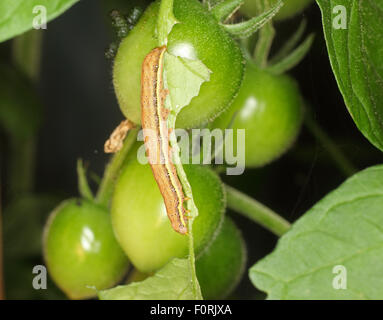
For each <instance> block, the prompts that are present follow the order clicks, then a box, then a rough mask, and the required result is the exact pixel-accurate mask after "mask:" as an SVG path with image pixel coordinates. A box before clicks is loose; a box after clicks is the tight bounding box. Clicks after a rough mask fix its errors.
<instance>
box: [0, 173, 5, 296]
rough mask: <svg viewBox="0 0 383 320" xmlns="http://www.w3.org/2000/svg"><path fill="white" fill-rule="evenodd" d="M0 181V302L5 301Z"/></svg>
mask: <svg viewBox="0 0 383 320" xmlns="http://www.w3.org/2000/svg"><path fill="white" fill-rule="evenodd" d="M1 192H2V191H1V179H0V300H5V290H4V268H3V266H4V261H3V259H4V258H3V255H4V252H3V220H2V201H1Z"/></svg>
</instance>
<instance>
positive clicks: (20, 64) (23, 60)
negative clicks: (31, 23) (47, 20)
mask: <svg viewBox="0 0 383 320" xmlns="http://www.w3.org/2000/svg"><path fill="white" fill-rule="evenodd" d="M42 35H43V33H42V31H41V30H31V31H29V32H27V33H24V34H22V35H21V36H19V37H17V38H15V39H14V40H13V42H12V56H13V63H14V64H15V66H16V67H17V68H19V69H20V70H22V71H23V72H24V73H25V74H26V75H27V77H28V78H29V79H31V80H32V81H33V82H34V83H36V82H37V81H38V80H39V76H40V62H41V59H40V57H41V44H42Z"/></svg>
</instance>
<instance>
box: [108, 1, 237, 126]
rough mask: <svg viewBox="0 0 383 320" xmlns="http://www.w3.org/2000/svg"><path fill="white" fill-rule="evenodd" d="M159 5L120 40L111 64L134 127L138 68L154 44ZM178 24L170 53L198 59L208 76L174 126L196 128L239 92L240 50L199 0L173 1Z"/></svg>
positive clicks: (123, 107) (118, 92) (138, 108)
mask: <svg viewBox="0 0 383 320" xmlns="http://www.w3.org/2000/svg"><path fill="white" fill-rule="evenodd" d="M158 8H159V1H156V2H155V3H153V4H152V5H151V6H150V7H149V8H148V9H147V10H146V11H145V13H144V14H143V16H142V17H141V19H140V20H139V22H138V24H137V25H136V26H135V28H134V29H133V30H132V31H131V32H130V33H129V35H128V36H127V37H126V38H125V39H124V40H123V41H122V43H121V45H120V47H119V49H118V52H117V56H116V59H115V62H114V69H113V82H114V88H115V91H116V95H117V98H118V102H119V105H120V108H121V110H122V112H123V113H124V115H125V116H126V117H127V118H128V119H130V120H131V121H133V122H135V123H138V124H139V123H141V106H140V91H141V83H140V82H141V66H142V62H143V60H144V58H145V56H146V55H147V54H148V53H149V52H150V51H151V50H152V49H153V48H155V47H158V40H157V39H156V37H155V29H156V24H157V17H158ZM174 14H175V16H176V18H177V19H178V21H179V22H180V23H178V24H176V25H175V26H174V27H173V29H172V31H171V33H170V34H169V37H168V44H167V46H168V52H169V53H170V54H173V55H176V56H181V57H184V58H189V59H200V60H201V61H202V62H203V63H204V64H205V65H206V66H207V67H208V68H209V69H210V71H211V72H212V73H211V76H210V81H208V82H205V83H204V84H203V85H202V86H201V89H200V92H199V95H198V96H197V97H194V98H193V99H192V101H191V103H190V104H189V105H188V106H187V107H185V108H184V109H183V110H182V111H181V112H180V114H179V116H178V118H177V127H179V128H190V127H195V126H198V125H200V124H202V123H205V122H207V121H208V120H210V119H213V118H214V117H216V116H217V115H218V114H219V113H220V112H221V111H222V110H223V109H224V108H226V107H227V106H228V105H229V103H230V102H231V100H232V99H233V96H235V94H236V93H237V91H238V89H239V87H240V85H241V81H242V78H243V70H244V65H243V57H242V53H241V50H240V49H239V47H238V46H237V45H236V43H235V42H234V41H233V39H232V38H231V37H230V36H229V34H228V33H227V32H226V31H225V30H223V28H221V27H220V26H219V24H218V23H217V21H216V20H215V18H214V17H213V16H212V15H211V14H210V13H209V12H207V11H206V9H205V8H204V7H203V6H202V5H201V4H200V2H199V1H197V0H175V1H174Z"/></svg>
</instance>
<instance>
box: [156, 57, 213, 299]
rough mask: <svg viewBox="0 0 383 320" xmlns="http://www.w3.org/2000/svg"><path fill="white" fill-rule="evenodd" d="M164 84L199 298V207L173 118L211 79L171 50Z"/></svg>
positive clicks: (194, 63)
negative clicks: (196, 248)
mask: <svg viewBox="0 0 383 320" xmlns="http://www.w3.org/2000/svg"><path fill="white" fill-rule="evenodd" d="M163 77H164V87H165V89H167V90H168V91H169V95H168V96H167V99H166V101H165V107H166V108H167V109H169V110H170V113H169V117H168V119H167V123H168V128H169V129H173V130H172V133H171V134H170V139H169V141H170V145H171V148H172V156H173V162H174V164H175V167H176V169H177V175H178V178H179V179H180V182H181V185H182V188H183V190H184V193H185V196H186V197H187V198H189V200H187V201H186V208H187V210H189V211H190V213H189V216H190V217H191V218H190V219H188V237H189V259H188V261H189V268H190V270H191V282H192V291H193V297H194V299H202V294H201V288H200V286H199V283H198V279H197V275H196V271H195V256H194V240H193V228H192V225H193V220H194V218H196V217H197V216H198V208H197V207H196V205H195V203H194V199H193V192H192V189H191V186H190V183H189V181H188V178H187V176H186V173H185V170H184V168H183V166H182V162H181V159H180V154H179V147H178V143H177V137H176V135H175V130H174V129H175V128H176V119H177V115H178V113H179V112H180V111H181V110H182V108H183V107H185V106H187V105H188V104H189V103H190V101H191V99H192V98H193V97H195V96H197V95H198V93H199V90H200V88H201V85H202V84H203V83H204V82H205V81H209V79H210V70H209V69H208V68H207V67H206V66H205V65H204V64H203V63H202V62H201V61H200V60H191V59H186V58H182V57H176V56H173V55H170V54H167V53H166V55H165V61H164V74H163Z"/></svg>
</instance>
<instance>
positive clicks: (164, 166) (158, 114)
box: [141, 46, 188, 234]
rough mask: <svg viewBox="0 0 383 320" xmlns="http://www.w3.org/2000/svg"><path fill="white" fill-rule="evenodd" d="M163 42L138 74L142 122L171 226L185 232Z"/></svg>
mask: <svg viewBox="0 0 383 320" xmlns="http://www.w3.org/2000/svg"><path fill="white" fill-rule="evenodd" d="M165 52H166V46H162V47H158V48H155V49H153V50H152V51H151V52H150V53H149V54H148V55H147V56H146V57H145V59H144V62H143V64H142V74H141V123H142V128H143V129H144V142H145V149H146V152H147V155H148V157H149V164H150V166H151V168H152V171H153V174H154V178H155V180H156V182H157V184H158V187H159V189H160V192H161V194H162V197H163V198H164V202H165V207H166V211H167V214H168V217H169V220H170V222H171V225H172V227H173V229H174V230H175V231H177V232H179V233H181V234H187V231H188V230H187V224H186V223H187V216H186V213H187V210H186V209H185V208H184V205H183V204H184V202H185V201H186V200H187V198H186V197H185V195H184V191H183V189H182V185H181V182H180V180H179V178H178V175H177V169H176V167H175V165H174V164H173V162H172V154H171V148H170V145H169V128H168V126H167V122H166V120H167V118H168V115H169V110H168V109H166V108H165V107H164V104H165V99H166V96H167V94H168V91H167V90H165V89H164V83H163V77H162V74H163V65H164V61H163V60H164V54H165Z"/></svg>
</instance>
